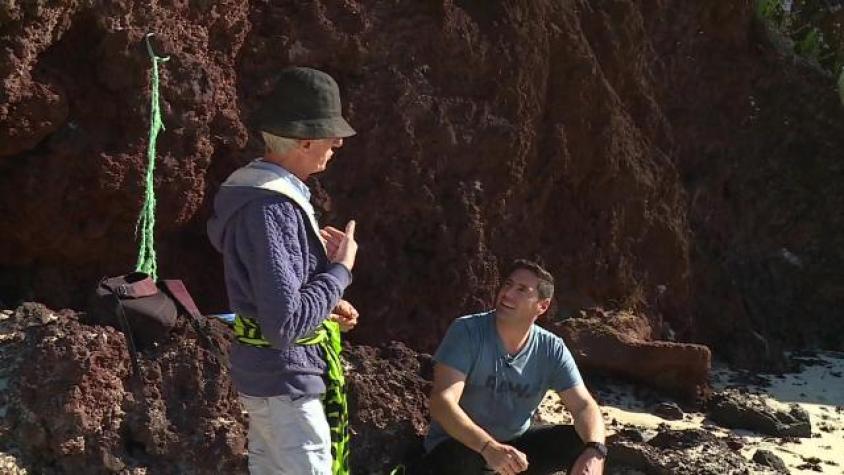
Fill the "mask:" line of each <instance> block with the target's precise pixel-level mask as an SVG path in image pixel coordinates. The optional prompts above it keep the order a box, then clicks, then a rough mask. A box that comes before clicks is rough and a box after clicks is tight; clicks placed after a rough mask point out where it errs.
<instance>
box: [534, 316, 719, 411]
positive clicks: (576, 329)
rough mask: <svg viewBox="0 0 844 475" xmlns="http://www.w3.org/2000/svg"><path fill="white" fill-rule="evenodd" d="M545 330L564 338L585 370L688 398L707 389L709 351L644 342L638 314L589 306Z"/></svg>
mask: <svg viewBox="0 0 844 475" xmlns="http://www.w3.org/2000/svg"><path fill="white" fill-rule="evenodd" d="M549 329H551V330H552V331H554V332H555V333H557V334H559V335H560V336H562V337H563V339H564V340H565V341H566V345H567V346H568V347H569V349H570V350H571V352H572V354H573V355H574V357H575V359H576V360H577V362H578V365H579V366H582V367H583V368H585V369H592V370H599V371H602V372H608V373H611V374H613V375H616V376H622V377H624V378H628V379H631V380H633V381H637V382H640V383H645V384H647V385H649V386H653V387H656V388H658V389H661V390H663V391H666V392H669V393H672V394H674V395H676V396H678V397H680V398H682V399H685V400H686V401H689V402H694V401H705V400H706V399H707V398H708V397H709V394H710V393H711V390H710V387H709V369H710V365H711V353H710V351H709V349H708V348H707V347H705V346H703V345H694V344H688V343H674V342H668V341H648V340H649V339H650V335H651V330H650V327H649V326H648V324H647V320H646V319H644V318H643V317H640V316H636V315H632V314H628V313H616V312H605V311H601V310H592V311H589V312H587V313H585V314H584V315H583V318H569V319H567V320H565V321H563V322H560V323H557V324H553V325H549ZM681 417H682V416H681Z"/></svg>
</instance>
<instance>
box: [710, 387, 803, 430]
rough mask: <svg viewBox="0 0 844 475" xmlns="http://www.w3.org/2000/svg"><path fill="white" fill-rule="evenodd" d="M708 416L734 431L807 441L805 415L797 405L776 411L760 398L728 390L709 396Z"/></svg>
mask: <svg viewBox="0 0 844 475" xmlns="http://www.w3.org/2000/svg"><path fill="white" fill-rule="evenodd" d="M709 416H710V417H711V418H712V420H714V421H716V422H718V423H719V424H721V425H723V426H725V427H730V428H734V429H750V430H755V431H757V432H760V433H762V434H767V435H772V436H776V437H811V436H812V423H811V420H810V419H809V414H808V413H807V412H806V411H805V410H804V409H803V408H801V407H800V406H798V405H797V404H791V405H790V406H789V408H788V410H787V411H786V410H783V409H777V408H775V407H773V406H771V404H770V403H769V402H768V401H767V400H766V399H765V398H763V397H761V396H758V395H754V394H741V393H739V392H738V391H734V390H728V391H724V392H721V393H717V394H715V395H714V396H713V398H712V401H711V407H710V409H709Z"/></svg>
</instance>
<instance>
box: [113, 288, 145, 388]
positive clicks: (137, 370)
mask: <svg viewBox="0 0 844 475" xmlns="http://www.w3.org/2000/svg"><path fill="white" fill-rule="evenodd" d="M112 295H113V296H114V301H115V303H117V318H118V320H120V326H121V327H123V335H124V336H125V337H126V346H128V347H129V359H130V360H131V361H132V377H133V378H134V379H135V382H137V383H139V384H140V383H141V365H140V364H139V363H138V350H137V347H136V346H135V339H134V338H132V327H131V325H129V319H128V318H126V312H125V311H124V310H123V302H121V301H120V297H118V296H117V294H112Z"/></svg>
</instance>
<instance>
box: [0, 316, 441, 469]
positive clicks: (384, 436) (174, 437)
mask: <svg viewBox="0 0 844 475" xmlns="http://www.w3.org/2000/svg"><path fill="white" fill-rule="evenodd" d="M211 328H212V330H213V339H214V340H215V341H216V342H217V344H220V345H221V346H222V348H223V350H224V351H227V347H228V345H227V343H226V339H225V337H224V336H223V334H224V332H226V331H227V330H226V329H225V327H224V325H223V324H221V323H219V322H214V323H213V325H212V327H211ZM344 358H345V360H346V365H347V382H348V398H349V399H348V400H349V405H350V428H351V465H352V468H353V470H354V473H361V474H386V473H389V472H390V470H391V469H392V468H394V467H395V466H396V465H397V464H398V463H400V462H407V461H411V462H412V461H413V460H414V459H416V458H418V457H419V456H420V454H421V452H422V435H423V434H424V433H425V431H426V430H427V426H428V412H427V393H428V391H429V390H430V379H431V371H432V368H431V360H430V357H429V356H428V355H425V354H418V353H416V352H414V351H412V350H410V349H409V348H407V347H406V346H404V345H403V344H401V343H391V344H388V345H384V346H383V347H382V348H371V347H365V346H351V347H348V348H347V349H346V351H345V352H344ZM140 367H141V373H142V382H138V381H136V380H135V379H134V378H133V377H132V376H131V371H132V369H131V364H130V360H129V354H128V351H127V349H126V341H125V339H124V338H123V335H122V333H120V332H119V331H117V330H115V329H113V328H111V327H103V326H98V325H88V324H86V323H85V316H84V315H79V314H76V313H74V312H71V311H66V310H65V311H61V312H54V311H52V310H50V309H48V308H47V307H45V306H43V305H40V304H25V305H23V306H21V307H20V308H18V309H17V310H16V311H15V312H14V313H11V312H10V314H5V313H3V314H2V318H0V372H2V374H0V377H1V378H2V381H3V386H2V387H0V451H2V452H6V451H11V452H13V453H16V454H18V456H19V457H18V458H19V462H20V463H21V464H22V465H23V466H24V468H27V469H29V470H30V471H31V472H34V473H117V472H121V471H128V472H129V473H156V474H181V473H199V474H202V473H209V474H210V473H231V474H245V473H247V469H246V452H245V451H246V443H247V441H246V415H245V414H244V413H243V412H242V410H241V407H240V404H239V402H238V400H237V394H236V393H235V391H234V390H233V388H232V384H231V381H230V379H229V376H228V373H227V372H226V371H225V370H221V367H220V364H219V361H218V360H217V358H216V357H215V356H214V353H212V352H210V351H209V350H208V348H206V347H205V346H204V345H203V343H202V342H201V340H197V339H196V337H195V334H194V333H193V329H192V327H190V326H189V325H187V324H186V323H185V322H184V321H181V322H180V323H179V324H178V325H177V327H176V328H175V330H174V332H173V334H172V336H171V338H170V339H169V340H168V341H165V342H162V343H161V344H160V345H157V346H156V347H155V348H151V349H148V350H146V351H144V352H143V353H141V355H140ZM144 470H145V471H146V472H144Z"/></svg>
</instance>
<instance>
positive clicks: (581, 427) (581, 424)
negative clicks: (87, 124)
mask: <svg viewBox="0 0 844 475" xmlns="http://www.w3.org/2000/svg"><path fill="white" fill-rule="evenodd" d="M572 416H573V418H574V429H575V430H576V431H577V435H579V436H580V438H581V440H583V441H584V442H601V443H604V441H605V439H606V435H605V433H604V417H603V415H602V414H601V408H600V407H598V405H597V404H595V403H590V404H586V405H585V406H583V408H582V409H581V410H580V411H578V412H577V413H575V414H572Z"/></svg>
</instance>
